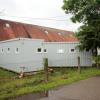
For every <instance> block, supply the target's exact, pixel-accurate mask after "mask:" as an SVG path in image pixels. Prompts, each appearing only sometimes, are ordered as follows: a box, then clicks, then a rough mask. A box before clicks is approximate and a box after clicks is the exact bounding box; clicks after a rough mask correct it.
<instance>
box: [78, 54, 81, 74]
mask: <svg viewBox="0 0 100 100" xmlns="http://www.w3.org/2000/svg"><path fill="white" fill-rule="evenodd" d="M78 72H79V73H81V66H80V57H79V56H78Z"/></svg>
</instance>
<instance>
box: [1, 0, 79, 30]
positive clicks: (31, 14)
mask: <svg viewBox="0 0 100 100" xmlns="http://www.w3.org/2000/svg"><path fill="white" fill-rule="evenodd" d="M62 5H63V0H0V12H2V13H1V14H0V15H1V16H0V18H3V19H9V20H16V21H20V22H26V23H32V24H36V25H41V26H47V27H53V28H58V29H65V30H70V31H76V30H77V28H78V27H79V26H80V24H73V23H72V22H71V21H70V17H71V15H67V14H65V13H64V11H63V10H62V9H61V7H62Z"/></svg>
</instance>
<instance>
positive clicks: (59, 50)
mask: <svg viewBox="0 0 100 100" xmlns="http://www.w3.org/2000/svg"><path fill="white" fill-rule="evenodd" d="M3 52H4V49H1V53H3ZM7 53H10V48H7ZM15 53H19V48H15ZM37 53H47V49H42V48H37ZM57 53H64V49H58V50H57ZM70 53H75V49H70Z"/></svg>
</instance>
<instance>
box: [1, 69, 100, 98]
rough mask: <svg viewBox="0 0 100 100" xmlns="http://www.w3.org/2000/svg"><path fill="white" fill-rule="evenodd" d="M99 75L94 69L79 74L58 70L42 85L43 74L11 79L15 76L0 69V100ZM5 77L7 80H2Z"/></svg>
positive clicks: (74, 71)
mask: <svg viewBox="0 0 100 100" xmlns="http://www.w3.org/2000/svg"><path fill="white" fill-rule="evenodd" d="M95 75H100V70H99V69H96V68H83V69H82V72H81V74H79V73H78V72H77V70H76V69H72V68H61V69H60V68H59V69H54V73H51V74H50V77H49V82H48V83H44V81H43V80H44V74H43V72H39V73H38V74H36V75H33V76H31V77H25V78H23V79H13V78H12V77H15V76H16V74H14V73H12V72H8V71H4V70H2V69H0V78H2V79H1V80H0V100H7V99H9V98H13V97H17V96H20V95H23V94H27V93H32V92H33V93H34V92H40V91H46V90H49V89H53V88H55V87H58V86H61V85H65V84H71V83H73V82H76V81H79V80H83V79H87V78H90V77H92V76H95ZM3 77H6V78H8V79H5V78H4V79H3Z"/></svg>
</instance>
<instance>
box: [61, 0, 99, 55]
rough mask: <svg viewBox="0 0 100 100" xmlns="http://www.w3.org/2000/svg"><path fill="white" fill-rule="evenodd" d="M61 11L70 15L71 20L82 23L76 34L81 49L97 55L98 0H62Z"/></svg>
mask: <svg viewBox="0 0 100 100" xmlns="http://www.w3.org/2000/svg"><path fill="white" fill-rule="evenodd" d="M62 8H63V10H64V11H65V13H71V14H72V15H73V16H72V18H71V20H72V21H73V22H74V23H76V22H81V23H83V26H81V27H80V29H79V31H78V32H77V37H78V38H79V40H80V43H81V45H80V46H79V47H80V48H81V50H82V49H86V50H90V49H92V51H93V54H95V55H97V47H100V0H64V5H63V7H62Z"/></svg>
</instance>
